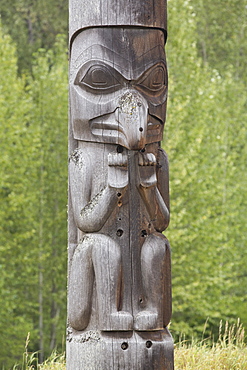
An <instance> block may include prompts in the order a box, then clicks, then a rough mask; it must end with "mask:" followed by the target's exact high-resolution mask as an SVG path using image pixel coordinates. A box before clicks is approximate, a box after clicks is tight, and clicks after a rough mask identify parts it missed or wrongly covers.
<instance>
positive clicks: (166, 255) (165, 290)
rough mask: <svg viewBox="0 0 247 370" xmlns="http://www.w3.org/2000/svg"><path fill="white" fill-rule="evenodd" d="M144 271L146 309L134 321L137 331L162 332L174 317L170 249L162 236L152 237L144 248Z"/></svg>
mask: <svg viewBox="0 0 247 370" xmlns="http://www.w3.org/2000/svg"><path fill="white" fill-rule="evenodd" d="M141 269H142V279H143V288H144V294H145V300H146V302H145V303H146V304H145V310H144V311H140V312H139V313H138V314H137V315H136V317H135V321H134V328H135V330H139V331H145V330H162V329H163V328H164V326H166V325H167V324H168V323H169V321H170V316H171V304H170V303H171V268H170V247H169V243H168V240H167V239H166V238H165V237H164V236H163V235H162V234H158V233H155V234H152V235H150V236H149V237H148V238H147V239H146V241H145V243H144V244H143V246H142V251H141Z"/></svg>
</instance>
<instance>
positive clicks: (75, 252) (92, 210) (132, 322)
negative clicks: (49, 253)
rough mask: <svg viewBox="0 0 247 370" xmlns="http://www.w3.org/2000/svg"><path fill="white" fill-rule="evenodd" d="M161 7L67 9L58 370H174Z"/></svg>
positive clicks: (114, 4)
mask: <svg viewBox="0 0 247 370" xmlns="http://www.w3.org/2000/svg"><path fill="white" fill-rule="evenodd" d="M165 38H166V4H165V3H164V0H157V1H155V2H154V3H153V1H152V2H151V1H148V0H145V1H144V0H130V1H129V0H128V1H126V0H118V1H116V0H108V1H106V2H104V3H103V2H101V1H100V0H94V2H93V4H90V3H88V2H86V1H84V0H71V2H70V47H71V50H70V112H71V114H70V138H69V197H70V199H69V280H68V336H67V369H68V370H82V369H83V370H84V369H85V370H88V369H94V370H110V369H113V370H116V369H129V370H131V369H133V370H136V369H139V370H143V369H146V370H148V369H153V370H161V369H164V370H170V369H173V342H172V338H171V336H170V333H169V331H168V330H167V328H166V326H167V325H168V323H169V321H170V318H171V272H170V247H169V243H168V241H167V239H166V238H165V236H164V235H163V234H162V231H164V230H165V229H166V227H167V226H168V223H169V193H168V192H169V189H168V161H167V156H166V153H165V152H164V151H163V149H161V147H160V140H161V139H162V133H163V127H164V122H165V114H166V100H167V70H166V60H165V52H164V45H165Z"/></svg>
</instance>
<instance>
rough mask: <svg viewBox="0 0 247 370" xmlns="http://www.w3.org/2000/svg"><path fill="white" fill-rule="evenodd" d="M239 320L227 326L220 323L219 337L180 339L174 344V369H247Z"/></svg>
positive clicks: (246, 353)
mask: <svg viewBox="0 0 247 370" xmlns="http://www.w3.org/2000/svg"><path fill="white" fill-rule="evenodd" d="M244 339H245V338H244V328H243V327H242V325H241V324H240V321H238V322H237V324H236V325H231V326H229V325H228V323H226V324H225V327H224V328H223V326H222V323H221V325H220V328H219V339H218V341H217V342H216V343H212V340H211V338H208V339H204V340H202V341H200V342H193V341H192V342H191V343H188V342H187V341H180V342H179V343H177V344H176V345H175V354H174V355H175V369H176V370H247V347H246V344H245V343H244Z"/></svg>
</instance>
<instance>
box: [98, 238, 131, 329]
mask: <svg viewBox="0 0 247 370" xmlns="http://www.w3.org/2000/svg"><path fill="white" fill-rule="evenodd" d="M93 239H94V248H93V253H92V260H93V265H94V272H95V278H96V290H97V298H98V311H99V329H100V330H102V331H115V330H117V331H119V330H123V331H126V330H132V329H133V317H132V315H131V314H130V313H128V312H124V311H120V296H121V279H122V277H121V252H120V247H119V245H118V244H117V243H116V242H115V241H114V240H113V239H111V238H110V237H108V236H106V235H103V234H94V235H93Z"/></svg>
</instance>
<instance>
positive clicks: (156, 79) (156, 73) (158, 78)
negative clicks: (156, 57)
mask: <svg viewBox="0 0 247 370" xmlns="http://www.w3.org/2000/svg"><path fill="white" fill-rule="evenodd" d="M165 80H166V73H165V70H164V67H163V66H160V65H159V66H156V67H155V68H152V69H151V71H149V72H147V73H145V75H144V77H142V78H141V80H140V81H139V82H138V86H139V87H141V88H144V89H148V90H151V91H153V92H159V91H161V90H162V89H164V88H165V87H166V86H165Z"/></svg>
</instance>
